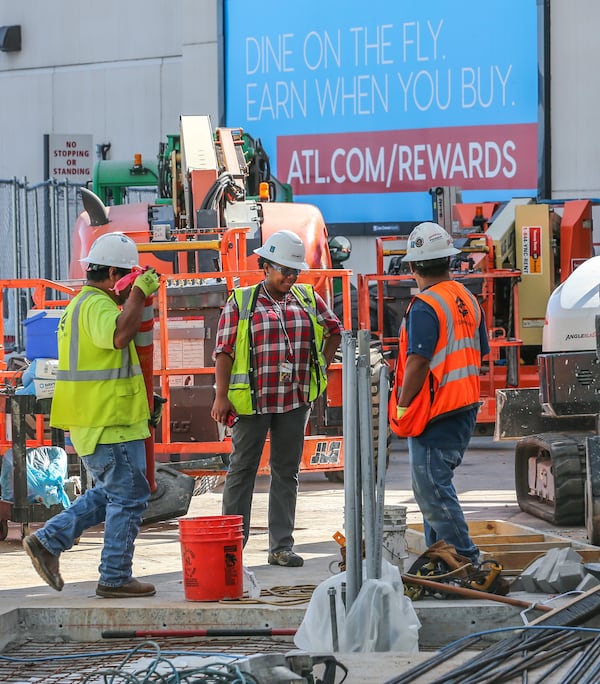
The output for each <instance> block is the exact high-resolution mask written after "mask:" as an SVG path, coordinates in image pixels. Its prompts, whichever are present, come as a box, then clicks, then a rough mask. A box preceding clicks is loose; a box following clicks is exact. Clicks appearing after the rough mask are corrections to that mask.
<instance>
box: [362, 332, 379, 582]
mask: <svg viewBox="0 0 600 684" xmlns="http://www.w3.org/2000/svg"><path fill="white" fill-rule="evenodd" d="M370 336H371V334H370V332H369V331H368V330H359V331H358V353H359V356H358V433H359V444H360V465H361V474H362V478H361V483H362V497H363V516H364V525H365V532H364V534H365V554H366V559H367V563H366V565H367V578H368V579H375V576H376V573H375V548H374V547H375V476H374V472H373V420H372V411H373V408H372V402H371V353H370Z"/></svg>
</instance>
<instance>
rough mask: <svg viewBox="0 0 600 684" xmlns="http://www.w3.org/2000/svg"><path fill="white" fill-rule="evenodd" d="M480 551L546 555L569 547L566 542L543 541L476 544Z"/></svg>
mask: <svg viewBox="0 0 600 684" xmlns="http://www.w3.org/2000/svg"><path fill="white" fill-rule="evenodd" d="M478 546H479V549H480V550H481V551H487V552H488V553H497V552H500V551H513V552H515V553H518V552H520V551H528V552H530V553H535V552H536V551H542V552H543V553H546V552H547V551H550V549H566V548H568V547H570V546H571V544H570V543H569V542H568V541H567V540H563V541H545V542H533V543H531V544H478Z"/></svg>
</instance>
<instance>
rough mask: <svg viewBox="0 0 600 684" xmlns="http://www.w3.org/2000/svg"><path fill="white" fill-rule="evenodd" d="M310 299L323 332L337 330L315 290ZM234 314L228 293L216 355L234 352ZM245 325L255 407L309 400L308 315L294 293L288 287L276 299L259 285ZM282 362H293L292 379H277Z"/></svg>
mask: <svg viewBox="0 0 600 684" xmlns="http://www.w3.org/2000/svg"><path fill="white" fill-rule="evenodd" d="M315 298H316V304H317V320H318V321H319V323H320V324H321V325H322V326H323V327H324V328H325V331H326V332H325V335H326V336H327V335H340V334H341V332H342V325H341V323H340V320H339V318H338V317H337V316H336V315H335V314H334V313H333V311H331V309H330V308H329V307H328V306H327V304H326V303H325V302H324V301H323V299H322V297H320V296H319V295H318V294H317V293H316V292H315ZM238 319H239V311H238V308H237V304H236V302H235V299H234V298H233V297H231V298H230V299H229V300H228V302H227V303H226V304H225V306H224V308H223V311H222V313H221V317H220V319H219V325H218V328H217V338H216V346H215V351H214V354H213V355H214V356H215V357H216V355H217V354H220V353H222V352H224V353H226V354H229V355H230V356H232V357H233V356H234V355H235V343H236V336H237V324H238ZM250 326H251V332H252V343H253V348H252V351H251V354H252V364H253V367H254V368H255V370H256V405H257V412H258V413H286V412H287V411H291V410H292V409H295V408H297V407H298V406H301V405H303V404H306V403H308V396H309V385H310V360H311V357H310V348H311V326H310V319H309V316H308V314H307V313H306V311H305V310H304V309H303V307H302V306H301V305H300V303H299V302H298V300H297V299H296V297H294V295H293V294H292V293H291V292H290V293H288V294H287V295H286V296H285V297H284V299H283V300H282V301H281V302H278V303H277V304H275V303H274V302H273V301H272V300H271V299H270V298H269V297H268V296H267V294H266V293H265V290H264V288H263V287H262V286H261V288H260V291H259V294H258V298H257V300H256V307H255V309H254V313H253V314H252V318H251V321H250ZM284 330H285V332H284ZM286 333H287V337H286ZM288 340H289V342H288ZM286 361H289V362H290V363H291V364H292V367H293V371H292V378H291V380H290V381H289V382H282V381H281V379H280V376H281V365H282V364H283V363H285V362H286Z"/></svg>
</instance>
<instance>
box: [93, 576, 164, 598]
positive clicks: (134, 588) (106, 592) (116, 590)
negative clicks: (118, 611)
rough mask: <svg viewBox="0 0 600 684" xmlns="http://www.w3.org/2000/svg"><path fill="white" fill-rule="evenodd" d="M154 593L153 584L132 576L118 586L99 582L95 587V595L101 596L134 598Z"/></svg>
mask: <svg viewBox="0 0 600 684" xmlns="http://www.w3.org/2000/svg"><path fill="white" fill-rule="evenodd" d="M154 594H156V588H155V587H154V585H153V584H150V582H140V581H139V580H136V579H133V578H132V579H130V580H129V582H127V584H123V585H122V586H120V587H107V586H106V585H105V584H99V585H98V586H97V587H96V596H102V598H136V597H144V596H154Z"/></svg>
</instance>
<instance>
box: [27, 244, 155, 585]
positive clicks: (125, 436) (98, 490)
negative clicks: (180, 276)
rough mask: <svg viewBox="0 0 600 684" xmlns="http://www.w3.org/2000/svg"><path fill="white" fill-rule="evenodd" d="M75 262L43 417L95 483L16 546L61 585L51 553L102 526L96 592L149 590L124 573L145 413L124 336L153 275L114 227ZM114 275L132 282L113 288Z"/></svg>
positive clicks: (128, 569) (138, 516) (134, 529)
mask: <svg viewBox="0 0 600 684" xmlns="http://www.w3.org/2000/svg"><path fill="white" fill-rule="evenodd" d="M82 262H84V263H85V264H86V275H87V281H86V284H85V285H84V287H83V288H82V289H81V292H80V293H79V294H78V295H77V296H76V297H74V299H73V300H72V301H71V302H70V303H69V305H68V306H67V307H66V309H65V312H64V314H63V316H62V318H61V320H60V324H59V330H58V356H59V359H58V362H59V363H58V374H57V380H56V387H55V393H54V397H53V401H52V409H51V415H50V424H51V425H52V426H53V427H58V428H61V429H63V430H66V431H68V432H69V436H70V440H71V442H72V444H73V447H74V448H75V450H76V452H77V454H78V455H79V456H81V457H82V461H83V465H84V466H85V468H86V471H87V473H88V476H89V478H90V479H91V481H93V483H94V486H93V487H90V488H88V489H86V491H85V492H84V493H83V495H82V496H80V497H78V498H77V499H75V501H74V502H73V504H72V505H71V506H70V507H69V508H67V509H65V510H64V511H62V512H61V513H59V514H58V515H56V516H54V517H53V518H50V520H48V522H46V524H45V525H44V526H43V527H42V528H41V529H40V530H37V531H36V532H35V533H34V534H31V535H29V536H27V537H25V539H24V540H23V547H24V549H25V551H26V552H27V553H28V554H29V556H30V558H31V560H32V562H33V565H34V567H35V569H36V570H37V572H38V574H39V575H40V576H41V577H42V579H43V580H44V581H45V582H46V583H47V584H49V585H50V586H51V587H52V588H53V589H56V590H57V591H61V590H62V588H63V586H64V582H63V579H62V577H61V574H60V569H59V556H60V554H61V553H62V552H63V551H66V550H67V549H70V548H71V547H72V546H73V544H74V543H75V540H76V539H78V538H79V537H80V536H81V535H82V533H83V532H84V531H85V530H86V529H88V528H90V527H94V526H96V525H99V524H101V523H104V546H103V548H102V554H101V559H100V566H99V572H100V578H99V582H98V586H97V587H96V594H97V595H98V596H102V597H107V598H111V597H115V598H127V597H139V596H152V595H154V594H155V593H156V590H155V588H154V586H153V585H152V584H150V583H148V582H140V581H138V580H137V579H135V578H133V576H132V560H133V549H134V542H135V539H136V537H137V534H138V532H139V529H140V524H141V521H142V515H143V513H144V510H145V509H146V505H147V502H148V499H149V497H150V486H149V484H148V481H147V479H146V449H145V439H146V438H147V437H148V436H149V434H150V432H149V427H148V421H149V418H150V410H149V406H148V398H147V393H146V388H145V384H144V378H143V375H142V371H141V368H140V363H139V359H138V355H137V352H136V348H135V344H134V342H133V340H134V337H135V336H136V334H137V332H138V331H139V329H140V325H141V322H142V316H143V313H144V309H145V303H146V299H147V298H148V297H150V296H151V295H152V293H154V292H155V291H156V290H157V289H158V286H159V278H158V275H157V274H156V273H155V272H154V271H153V270H152V269H150V270H146V271H142V270H141V269H140V268H139V266H138V252H137V248H136V246H135V243H134V242H133V240H131V238H129V237H127V236H125V235H123V234H122V233H106V234H104V235H101V236H100V237H99V238H97V239H96V241H95V242H94V243H93V244H92V246H91V248H90V251H89V254H88V256H87V257H85V258H84V259H82ZM138 270H139V275H137V277H136V276H135V273H136V272H137V271H138ZM122 279H126V280H129V281H131V280H132V279H133V284H131V283H130V284H129V285H127V286H125V289H123V290H121V287H123V282H124V281H123V280H122ZM119 281H121V283H119Z"/></svg>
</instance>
